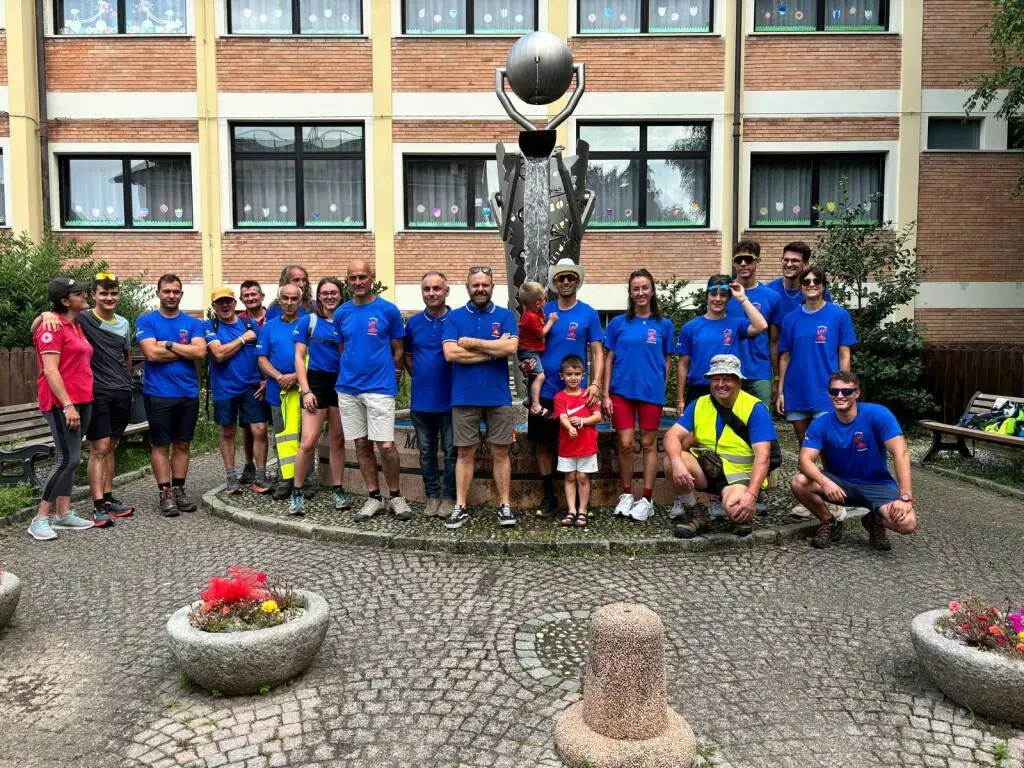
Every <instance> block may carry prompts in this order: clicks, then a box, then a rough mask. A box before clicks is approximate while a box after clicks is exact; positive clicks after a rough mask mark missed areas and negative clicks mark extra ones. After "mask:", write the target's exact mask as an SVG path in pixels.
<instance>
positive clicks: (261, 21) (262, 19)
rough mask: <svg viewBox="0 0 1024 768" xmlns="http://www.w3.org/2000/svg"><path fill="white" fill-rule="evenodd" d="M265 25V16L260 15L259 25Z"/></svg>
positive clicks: (263, 14)
mask: <svg viewBox="0 0 1024 768" xmlns="http://www.w3.org/2000/svg"><path fill="white" fill-rule="evenodd" d="M266 23H267V14H265V13H261V14H260V24H266Z"/></svg>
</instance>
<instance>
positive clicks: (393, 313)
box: [334, 296, 405, 397]
mask: <svg viewBox="0 0 1024 768" xmlns="http://www.w3.org/2000/svg"><path fill="white" fill-rule="evenodd" d="M334 327H335V328H337V330H338V340H339V341H340V342H341V345H342V347H343V350H342V353H341V369H340V370H339V372H338V383H337V385H336V388H337V390H338V391H339V392H344V393H345V394H348V395H360V394H364V393H368V392H373V393H376V394H380V395H391V396H392V397H394V396H395V395H397V394H398V384H397V382H396V381H395V359H394V356H393V355H392V354H391V342H392V341H393V340H394V339H404V338H405V326H404V325H403V324H402V313H401V312H399V311H398V307H396V306H395V305H394V304H392V303H391V302H390V301H388V300H387V299H382V298H381V297H380V296H377V297H375V298H374V300H373V301H371V302H370V303H369V304H354V303H353V302H351V301H347V302H345V303H344V304H342V305H341V306H340V307H338V308H337V309H336V310H335V311H334Z"/></svg>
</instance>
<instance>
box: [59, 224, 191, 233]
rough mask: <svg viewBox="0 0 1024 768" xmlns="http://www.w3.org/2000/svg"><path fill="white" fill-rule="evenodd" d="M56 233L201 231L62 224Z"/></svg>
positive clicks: (182, 228) (174, 228) (186, 228)
mask: <svg viewBox="0 0 1024 768" xmlns="http://www.w3.org/2000/svg"><path fill="white" fill-rule="evenodd" d="M53 231H54V232H103V233H111V234H132V235H135V234H139V233H140V232H157V233H160V234H166V233H168V232H178V233H181V234H194V233H196V232H198V231H199V227H194V226H193V227H76V226H74V225H73V224H72V225H69V224H62V225H61V226H59V227H57V226H54V227H53Z"/></svg>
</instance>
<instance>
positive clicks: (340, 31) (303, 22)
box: [299, 0, 362, 35]
mask: <svg viewBox="0 0 1024 768" xmlns="http://www.w3.org/2000/svg"><path fill="white" fill-rule="evenodd" d="M361 14H362V2H361V0H300V2H299V29H300V30H301V31H302V34H305V35H357V34H359V32H360V30H361V28H362V20H361V18H360V15H361Z"/></svg>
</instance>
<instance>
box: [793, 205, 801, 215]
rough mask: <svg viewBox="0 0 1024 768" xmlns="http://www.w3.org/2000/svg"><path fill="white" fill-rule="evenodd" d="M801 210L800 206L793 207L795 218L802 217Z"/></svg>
mask: <svg viewBox="0 0 1024 768" xmlns="http://www.w3.org/2000/svg"><path fill="white" fill-rule="evenodd" d="M801 210H802V209H801V208H800V206H799V205H794V206H793V215H794V216H799V215H800V211H801Z"/></svg>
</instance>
